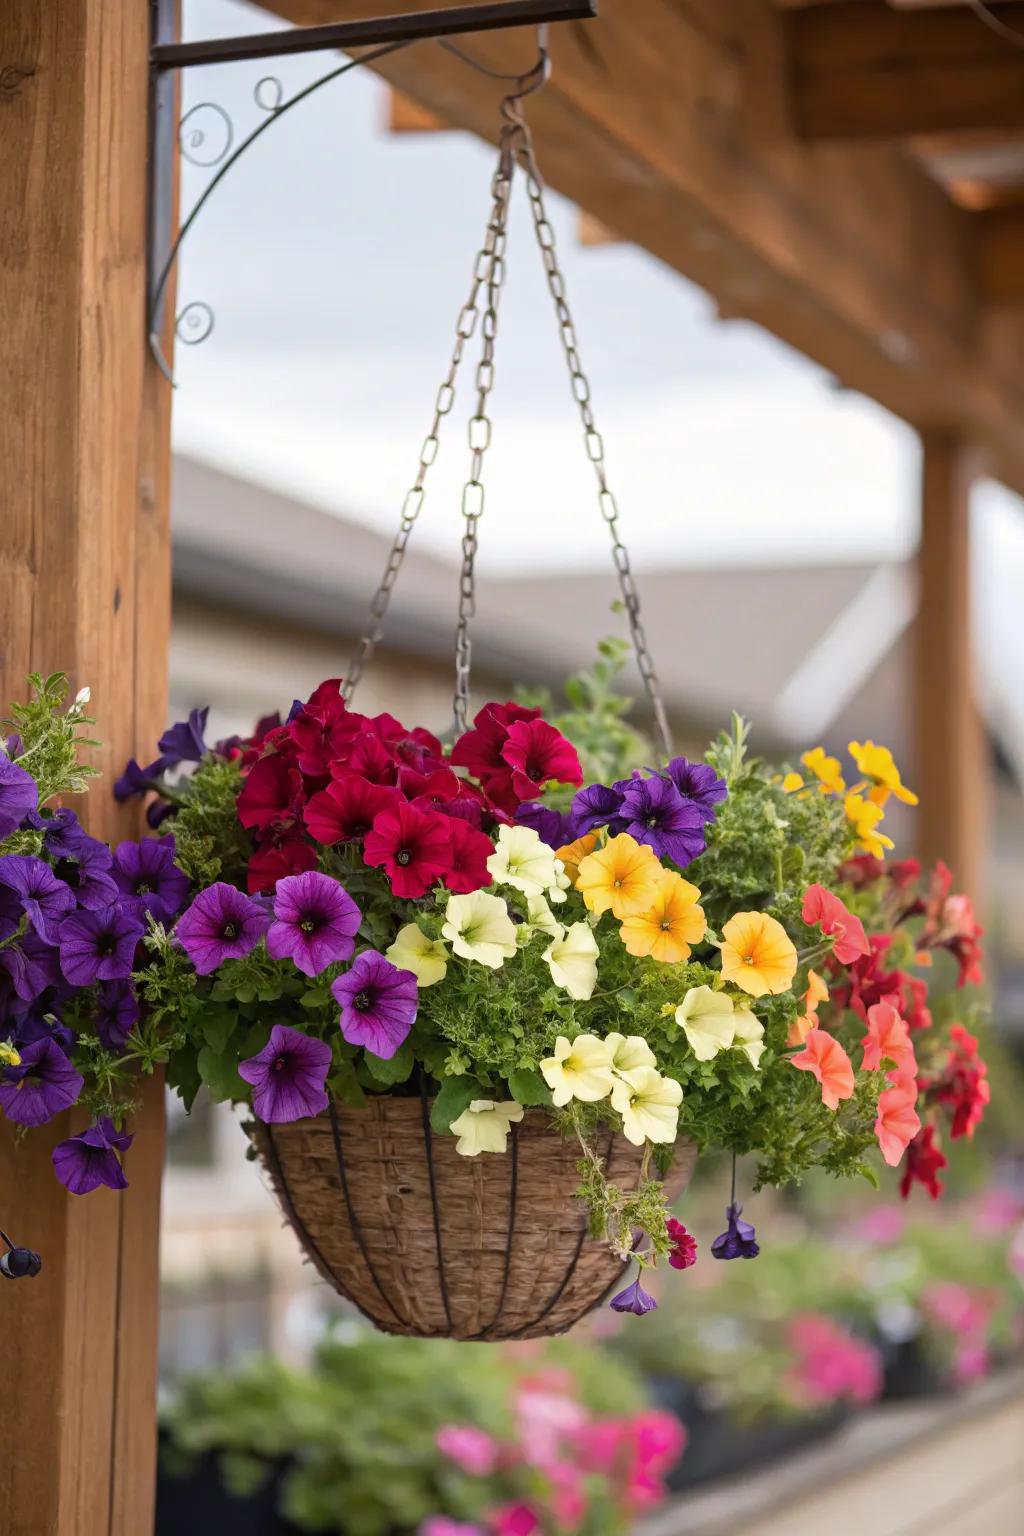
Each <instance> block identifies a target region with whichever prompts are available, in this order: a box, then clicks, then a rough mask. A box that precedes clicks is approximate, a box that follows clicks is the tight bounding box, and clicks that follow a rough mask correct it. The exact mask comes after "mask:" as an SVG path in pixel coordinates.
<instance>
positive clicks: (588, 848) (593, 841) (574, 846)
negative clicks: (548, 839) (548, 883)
mask: <svg viewBox="0 0 1024 1536" xmlns="http://www.w3.org/2000/svg"><path fill="white" fill-rule="evenodd" d="M596 847H597V833H596V832H585V833H584V834H583V836H582V837H578V838H577V839H576V841H575V842H574V843H566V845H565V847H564V848H558V849H556V850H555V858H556V859H561V861H562V863H563V864H564V865H565V872H566V874H567V875H568V876H569V879H570V880H571V881H572V882H573V884H575V882H576V878H577V876H578V875H579V872H580V861H581V860H582V859H585V858H586V856H587V854H588V853H593V851H594V849H595V848H596Z"/></svg>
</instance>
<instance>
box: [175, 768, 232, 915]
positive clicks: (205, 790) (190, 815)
mask: <svg viewBox="0 0 1024 1536" xmlns="http://www.w3.org/2000/svg"><path fill="white" fill-rule="evenodd" d="M241 787H242V769H241V766H240V764H239V763H238V762H237V760H231V761H228V760H226V759H224V758H220V757H212V756H211V757H207V758H205V759H204V760H203V762H201V763H200V764H199V766H198V768H197V769H196V771H195V773H194V774H193V775H192V776H191V778H189V779H186V780H184V781H183V783H182V784H181V785H176V786H175V789H174V791H173V794H172V803H173V804H174V806H175V811H174V816H173V820H172V822H171V823H170V825H171V826H172V828H173V831H174V836H175V839H176V844H177V852H176V855H175V862H176V863H177V864H178V866H179V867H180V868H181V869H183V870H184V871H185V873H186V875H188V877H189V879H190V880H191V881H192V883H193V885H195V886H206V885H212V884H213V883H214V882H215V881H216V880H229V881H231V882H233V883H237V884H240V885H242V886H243V887H244V885H245V869H246V864H247V862H248V859H249V857H250V854H251V851H252V850H251V847H250V842H249V835H248V833H247V832H246V830H245V828H244V827H243V826H242V824H241V822H240V821H239V819H238V812H237V810H236V808H235V803H236V801H237V799H238V794H239V791H240V790H241Z"/></svg>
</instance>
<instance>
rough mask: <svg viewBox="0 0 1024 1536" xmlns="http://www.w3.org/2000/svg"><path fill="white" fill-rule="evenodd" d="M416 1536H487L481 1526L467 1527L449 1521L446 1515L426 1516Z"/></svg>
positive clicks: (456, 1521)
mask: <svg viewBox="0 0 1024 1536" xmlns="http://www.w3.org/2000/svg"><path fill="white" fill-rule="evenodd" d="M418 1536H487V1533H486V1531H485V1530H484V1527H483V1526H482V1525H468V1524H466V1523H465V1522H464V1521H462V1520H449V1519H448V1516H447V1515H428V1517H427V1519H426V1520H424V1521H422V1522H421V1524H420V1528H419V1532H418Z"/></svg>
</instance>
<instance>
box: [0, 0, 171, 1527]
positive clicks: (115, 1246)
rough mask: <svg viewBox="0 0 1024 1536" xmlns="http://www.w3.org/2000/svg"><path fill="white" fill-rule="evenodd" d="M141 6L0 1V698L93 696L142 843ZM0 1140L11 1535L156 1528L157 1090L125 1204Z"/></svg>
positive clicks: (156, 564) (159, 700)
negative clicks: (22, 1251)
mask: <svg viewBox="0 0 1024 1536" xmlns="http://www.w3.org/2000/svg"><path fill="white" fill-rule="evenodd" d="M149 22H150V17H149V6H148V4H147V3H146V0H123V3H120V4H117V5H111V4H110V3H109V0H76V3H75V4H73V5H71V4H68V3H66V0H5V3H4V4H3V5H0V134H2V137H3V154H2V155H0V336H2V337H3V363H4V382H3V392H2V396H0V464H2V465H3V472H2V474H0V704H6V702H7V701H8V700H9V699H10V698H12V697H17V696H19V695H21V694H23V693H24V688H25V674H26V672H27V671H29V670H30V669H37V670H42V671H50V670H58V669H64V670H67V671H68V672H70V673H71V675H72V678H73V682H74V685H75V686H76V687H78V686H81V685H82V684H84V683H88V684H89V685H90V687H91V689H92V701H93V706H94V710H95V713H96V714H97V715H98V717H99V720H100V722H101V724H100V727H99V732H100V734H102V737H103V741H104V747H103V749H102V750H101V751H100V752H99V754H98V757H97V765H98V766H99V767H100V768H101V769H102V771H103V774H104V777H103V778H102V779H101V780H99V781H97V783H96V785H95V786H94V788H93V790H92V792H91V794H90V795H89V796H88V799H87V802H86V805H85V809H84V814H85V816H86V817H87V821H88V825H89V827H90V829H91V830H92V831H93V832H94V833H95V834H97V835H98V836H102V837H108V838H116V837H119V836H127V835H130V834H131V833H132V832H133V831H134V830H135V825H134V817H133V814H132V813H129V812H125V811H122V810H119V809H118V808H117V807H116V806H115V804H114V802H113V799H112V797H111V794H110V785H111V778H112V775H113V774H114V773H115V772H116V771H117V769H118V767H119V765H120V764H122V763H123V762H124V760H125V759H126V757H127V756H129V755H131V754H134V753H142V752H145V751H147V750H148V749H149V747H150V746H151V744H152V743H153V741H154V740H155V737H156V735H158V734H159V731H160V729H161V728H162V726H163V724H164V720H165V712H166V687H167V682H166V679H167V642H168V631H169V616H170V558H169V532H168V481H169V469H170V448H169V389H168V387H167V386H166V384H165V383H164V382H163V381H162V380H161V379H160V378H159V376H158V374H157V371H156V369H155V368H154V367H153V365H152V364H151V363H150V362H149V361H148V355H147V350H146V326H145V269H146V161H147V134H148V114H147V98H148V49H149ZM80 1125H81V1116H80V1114H76V1112H74V1111H73V1112H72V1113H71V1114H69V1115H64V1116H61V1117H60V1118H59V1119H58V1120H57V1121H55V1122H53V1123H52V1124H51V1125H49V1126H47V1127H46V1128H45V1129H43V1130H41V1131H38V1132H33V1133H31V1134H30V1135H29V1136H27V1137H26V1138H25V1139H24V1140H22V1141H21V1142H20V1143H18V1142H16V1141H15V1138H14V1136H13V1135H12V1134H11V1127H10V1126H9V1125H6V1124H5V1125H3V1126H2V1128H0V1225H3V1227H4V1228H5V1229H6V1230H8V1231H9V1232H10V1233H11V1235H12V1237H14V1239H15V1240H16V1241H18V1242H21V1243H25V1244H28V1245H30V1246H32V1247H34V1248H37V1249H38V1250H39V1251H40V1252H41V1254H42V1257H43V1269H42V1272H41V1274H40V1275H39V1276H38V1278H37V1279H35V1280H21V1281H18V1282H17V1283H12V1282H4V1283H3V1290H2V1293H0V1300H2V1302H3V1308H2V1312H0V1317H2V1332H3V1341H4V1369H3V1376H4V1405H3V1412H2V1414H0V1527H2V1529H3V1531H4V1533H5V1536H146V1533H147V1532H148V1531H150V1530H151V1529H152V1520H153V1487H154V1462H155V1388H156V1348H157V1317H158V1282H159V1272H158V1224H159V1204H160V1179H161V1172H162V1165H163V1152H164V1144H163V1143H164V1138H163V1098H162V1085H161V1084H160V1083H159V1082H157V1081H150V1082H148V1083H147V1084H146V1085H145V1089H144V1095H143V1105H142V1109H141V1111H140V1113H139V1115H138V1116H137V1117H136V1118H135V1121H134V1124H133V1126H132V1127H131V1128H132V1129H133V1130H134V1131H135V1132H136V1142H135V1146H134V1147H133V1148H132V1150H131V1151H130V1152H129V1153H128V1155H127V1159H126V1171H127V1175H128V1179H129V1183H130V1189H129V1190H128V1191H126V1192H125V1194H124V1195H123V1196H121V1197H118V1196H116V1195H114V1194H113V1193H111V1192H110V1191H107V1190H98V1191H96V1192H95V1193H94V1194H91V1195H88V1196H85V1197H84V1198H80V1199H79V1198H76V1197H74V1196H71V1195H68V1194H67V1193H66V1192H65V1191H64V1190H63V1189H62V1188H61V1186H60V1185H59V1184H58V1183H57V1182H56V1179H55V1178H54V1177H53V1171H52V1168H51V1166H50V1151H51V1149H52V1147H53V1145H54V1144H55V1143H56V1142H57V1141H59V1140H61V1139H62V1138H63V1137H65V1136H67V1135H68V1134H70V1133H71V1132H72V1131H73V1130H75V1129H78V1128H80Z"/></svg>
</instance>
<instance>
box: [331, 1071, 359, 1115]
mask: <svg viewBox="0 0 1024 1536" xmlns="http://www.w3.org/2000/svg"><path fill="white" fill-rule="evenodd" d="M327 1088H328V1091H329V1092H330V1093H333V1094H334V1097H335V1098H336V1099H340V1100H341V1102H342V1103H343V1104H347V1105H348V1106H349V1107H350V1108H352V1109H362V1108H363V1105H364V1104H365V1103H366V1094H365V1093H364V1092H363V1089H362V1087H361V1085H360V1082H359V1079H358V1078H357V1077H356V1070H355V1067H354V1066H353V1065H352V1063H351V1062H350V1061H343V1062H342V1063H341V1065H340V1066H339V1067H335V1069H334V1070H333V1071H332V1072H331V1074H330V1076H329V1077H328V1079H327Z"/></svg>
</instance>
